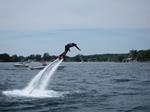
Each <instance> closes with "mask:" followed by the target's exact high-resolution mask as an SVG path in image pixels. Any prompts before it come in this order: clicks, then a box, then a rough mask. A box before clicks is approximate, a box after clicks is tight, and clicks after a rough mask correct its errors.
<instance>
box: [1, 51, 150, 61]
mask: <svg viewBox="0 0 150 112" xmlns="http://www.w3.org/2000/svg"><path fill="white" fill-rule="evenodd" d="M56 58H57V56H55V55H50V54H49V53H44V54H43V55H40V54H31V55H30V56H26V57H25V56H17V55H16V54H15V55H12V56H10V55H9V54H7V53H3V54H0V62H22V61H53V60H55V59H56ZM64 61H66V62H131V61H139V62H146V61H150V49H148V50H130V51H129V53H124V54H94V55H81V54H78V55H76V56H74V57H69V56H66V58H65V60H64Z"/></svg>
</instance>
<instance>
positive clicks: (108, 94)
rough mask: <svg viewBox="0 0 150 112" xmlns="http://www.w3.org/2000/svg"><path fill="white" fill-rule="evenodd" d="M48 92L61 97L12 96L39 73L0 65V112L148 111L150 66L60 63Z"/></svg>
mask: <svg viewBox="0 0 150 112" xmlns="http://www.w3.org/2000/svg"><path fill="white" fill-rule="evenodd" d="M61 65H64V66H65V67H64V68H63V69H59V70H57V72H56V73H55V74H54V75H53V76H52V79H51V82H50V84H49V89H50V90H54V91H57V92H66V94H64V95H63V96H61V97H54V98H53V97H52V98H26V97H11V96H5V95H3V94H2V91H5V90H13V89H22V88H24V87H25V86H26V85H27V84H28V82H29V81H30V80H31V79H32V78H33V77H34V76H35V75H36V74H37V73H38V72H39V71H38V70H28V69H26V68H15V67H13V63H0V112H150V63H97V62H95V63H94V62H91V63H90V62H88V63H71V62H70V63H62V64H61Z"/></svg>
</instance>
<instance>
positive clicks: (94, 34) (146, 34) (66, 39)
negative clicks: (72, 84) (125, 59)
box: [0, 0, 150, 56]
mask: <svg viewBox="0 0 150 112" xmlns="http://www.w3.org/2000/svg"><path fill="white" fill-rule="evenodd" d="M149 6H150V0H0V53H9V54H11V55H13V54H18V55H24V56H27V55H30V54H43V53H44V52H48V53H49V54H50V55H58V54H60V53H61V52H63V50H64V46H65V44H67V43H70V42H75V43H77V44H78V46H79V47H80V48H81V51H80V52H79V51H77V50H76V49H75V48H72V49H71V52H69V53H68V55H69V56H74V55H77V54H83V55H88V54H105V53H127V52H129V50H131V49H137V50H141V49H150V44H149V43H150V22H149V20H150V7H149Z"/></svg>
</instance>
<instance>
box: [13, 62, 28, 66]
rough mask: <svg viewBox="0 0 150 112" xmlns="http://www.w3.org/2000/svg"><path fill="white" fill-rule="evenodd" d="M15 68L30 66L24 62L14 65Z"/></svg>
mask: <svg viewBox="0 0 150 112" xmlns="http://www.w3.org/2000/svg"><path fill="white" fill-rule="evenodd" d="M14 66H15V67H29V64H28V63H24V62H21V63H16V64H14Z"/></svg>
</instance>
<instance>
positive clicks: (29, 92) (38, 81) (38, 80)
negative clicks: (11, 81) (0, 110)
mask: <svg viewBox="0 0 150 112" xmlns="http://www.w3.org/2000/svg"><path fill="white" fill-rule="evenodd" d="M62 61H63V59H61V60H59V59H56V60H55V61H53V62H52V63H50V64H48V65H47V66H46V67H45V68H44V69H43V70H41V71H40V72H39V73H38V74H37V75H36V76H35V77H34V78H33V79H32V80H31V81H30V82H29V84H28V85H27V86H26V87H25V88H24V89H22V90H12V91H3V94H4V95H7V96H15V97H17V96H20V97H37V98H45V97H59V96H62V94H63V93H59V92H56V91H53V90H47V86H48V84H49V81H50V78H51V76H52V75H53V74H54V72H55V71H56V70H57V68H58V66H59V65H60V63H61V62H62Z"/></svg>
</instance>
